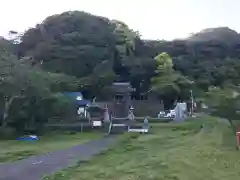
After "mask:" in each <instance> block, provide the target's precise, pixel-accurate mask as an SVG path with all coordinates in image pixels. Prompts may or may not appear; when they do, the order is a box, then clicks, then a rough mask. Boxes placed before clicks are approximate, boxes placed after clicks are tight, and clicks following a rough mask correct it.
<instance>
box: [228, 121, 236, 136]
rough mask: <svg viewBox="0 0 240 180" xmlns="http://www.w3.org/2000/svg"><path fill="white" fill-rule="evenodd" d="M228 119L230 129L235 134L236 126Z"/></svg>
mask: <svg viewBox="0 0 240 180" xmlns="http://www.w3.org/2000/svg"><path fill="white" fill-rule="evenodd" d="M228 121H229V123H230V125H231V129H232V131H233V133H234V135H235V134H236V131H237V129H236V127H235V126H234V124H233V122H232V120H230V119H228Z"/></svg>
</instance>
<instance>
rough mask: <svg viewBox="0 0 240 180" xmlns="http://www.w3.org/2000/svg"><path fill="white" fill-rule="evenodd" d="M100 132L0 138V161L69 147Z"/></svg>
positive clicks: (18, 158)
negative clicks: (27, 138)
mask: <svg viewBox="0 0 240 180" xmlns="http://www.w3.org/2000/svg"><path fill="white" fill-rule="evenodd" d="M101 136H102V135H101V134H100V133H77V134H69V133H61V134H60V132H59V134H57V133H52V134H49V135H48V136H43V137H40V140H39V141H34V142H30V141H29V142H28V141H17V140H5V141H4V140H0V163H2V162H9V161H15V160H20V159H24V158H26V157H28V156H31V155H36V154H42V153H47V152H52V151H55V150H59V149H65V148H69V147H72V146H75V145H78V144H81V143H84V142H87V141H89V140H92V139H97V138H99V137H101Z"/></svg>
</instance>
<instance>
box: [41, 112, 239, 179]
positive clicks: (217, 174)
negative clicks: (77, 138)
mask: <svg viewBox="0 0 240 180" xmlns="http://www.w3.org/2000/svg"><path fill="white" fill-rule="evenodd" d="M202 123H204V129H201V128H200V127H201V124H202ZM152 132H153V133H152V134H148V135H136V134H135V135H132V134H128V135H126V136H127V137H128V138H126V136H125V138H126V140H124V141H122V142H121V143H119V144H118V145H117V147H115V148H114V149H112V150H109V151H107V152H106V153H104V154H101V155H99V156H96V157H95V158H93V159H92V160H90V161H89V162H82V163H81V162H79V164H78V165H77V166H75V167H70V168H68V169H66V170H64V171H61V172H58V173H56V174H55V175H53V176H50V177H46V178H45V179H48V180H90V179H94V180H108V179H109V180H113V179H114V180H193V179H194V180H203V179H204V180H226V179H228V180H239V177H240V171H239V170H240V152H239V151H237V150H236V145H235V137H234V134H233V132H232V131H231V129H230V128H229V124H228V123H227V122H225V121H223V120H218V119H215V118H210V117H205V118H202V119H199V118H196V119H195V120H191V121H188V122H186V123H183V124H173V123H169V124H157V125H154V126H153V129H152ZM129 136H130V137H129Z"/></svg>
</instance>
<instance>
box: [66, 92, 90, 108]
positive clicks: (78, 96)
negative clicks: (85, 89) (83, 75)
mask: <svg viewBox="0 0 240 180" xmlns="http://www.w3.org/2000/svg"><path fill="white" fill-rule="evenodd" d="M63 94H64V95H65V96H68V97H69V98H71V99H72V100H73V101H75V103H76V104H77V105H79V106H87V105H88V104H90V101H89V100H86V99H83V95H82V93H81V92H64V93H63Z"/></svg>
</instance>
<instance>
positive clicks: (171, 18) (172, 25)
mask: <svg viewBox="0 0 240 180" xmlns="http://www.w3.org/2000/svg"><path fill="white" fill-rule="evenodd" d="M239 7H240V0H10V1H9V0H1V5H0V22H1V26H0V36H5V37H7V35H8V32H9V31H10V30H15V31H18V32H24V31H26V30H27V29H28V28H30V27H34V26H35V25H36V24H37V23H41V22H42V21H43V20H44V19H45V18H46V17H48V16H50V15H54V14H59V13H62V12H64V11H70V10H79V11H86V12H89V13H91V14H94V15H98V16H104V17H107V18H109V19H117V20H120V21H123V22H125V23H126V24H127V25H128V26H129V27H130V28H131V29H133V30H136V31H139V32H140V34H141V36H142V38H144V39H159V40H161V39H165V40H172V39H176V38H186V37H188V36H189V35H190V34H191V33H196V32H198V31H200V30H202V29H205V28H212V27H220V26H228V27H229V28H231V29H234V30H236V31H238V32H240V22H239V17H240V11H239Z"/></svg>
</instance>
